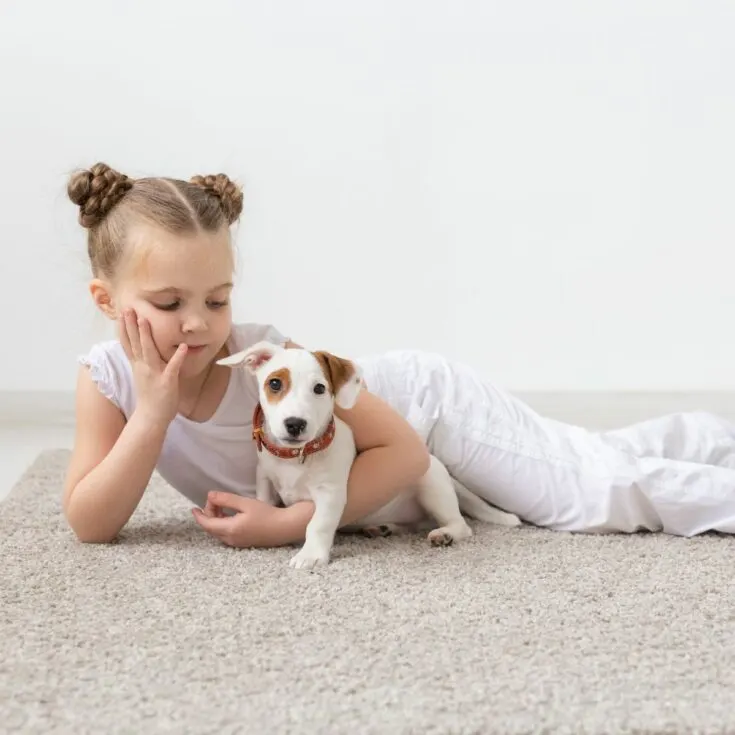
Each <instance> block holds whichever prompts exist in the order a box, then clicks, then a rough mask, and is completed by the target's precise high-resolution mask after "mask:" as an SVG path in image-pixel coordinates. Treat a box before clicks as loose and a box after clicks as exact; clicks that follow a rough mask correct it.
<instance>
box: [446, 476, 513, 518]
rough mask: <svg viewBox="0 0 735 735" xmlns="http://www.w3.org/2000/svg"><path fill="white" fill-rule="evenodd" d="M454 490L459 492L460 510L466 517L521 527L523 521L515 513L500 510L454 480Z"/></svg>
mask: <svg viewBox="0 0 735 735" xmlns="http://www.w3.org/2000/svg"><path fill="white" fill-rule="evenodd" d="M452 483H453V484H454V489H455V491H456V492H457V499H458V501H459V508H460V510H461V511H462V513H464V515H466V516H469V517H470V518H474V519H475V520H476V521H482V522H483V523H494V524H496V525H498V526H511V527H512V526H520V525H521V519H520V518H519V517H518V516H517V515H515V513H507V512H506V511H504V510H500V509H499V508H496V507H495V506H493V505H490V504H489V503H486V502H485V501H484V500H483V499H482V498H478V497H477V495H475V494H474V493H471V492H470V491H469V490H468V489H467V488H466V487H465V486H464V485H462V484H461V483H460V482H458V481H457V480H455V479H454V478H452Z"/></svg>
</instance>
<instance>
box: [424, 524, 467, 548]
mask: <svg viewBox="0 0 735 735" xmlns="http://www.w3.org/2000/svg"><path fill="white" fill-rule="evenodd" d="M470 536H472V529H471V528H470V527H469V526H468V525H467V524H466V523H461V524H460V523H455V524H451V525H449V526H442V527H441V528H435V529H434V530H433V531H431V532H430V533H429V535H428V539H429V543H430V544H431V545H432V546H451V545H452V544H453V543H454V542H455V541H462V540H463V539H466V538H469V537H470Z"/></svg>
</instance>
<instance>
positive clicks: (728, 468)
mask: <svg viewBox="0 0 735 735" xmlns="http://www.w3.org/2000/svg"><path fill="white" fill-rule="evenodd" d="M68 193H69V197H70V198H71V200H72V201H73V202H74V203H75V204H77V205H78V206H79V222H80V223H81V225H82V226H83V227H85V228H86V229H87V230H88V253H89V258H90V263H91V270H92V275H93V278H92V281H91V283H90V286H89V288H90V293H91V296H92V298H93V300H94V302H95V304H96V305H97V307H98V308H99V309H100V310H101V311H102V312H103V313H104V314H105V315H106V316H108V317H109V318H110V319H114V320H116V322H117V325H118V333H119V339H116V340H110V341H106V342H102V343H100V344H97V345H95V346H93V347H92V349H91V350H90V351H89V353H88V354H87V355H85V356H83V357H82V358H81V359H80V362H81V366H80V370H79V376H78V382H77V398H76V411H77V422H76V436H75V444H74V449H73V454H72V457H71V461H70V464H69V468H68V472H67V477H66V482H65V487H64V498H63V507H64V512H65V515H66V518H67V519H68V522H69V524H70V526H71V528H72V530H73V531H74V533H75V534H76V536H77V537H78V538H79V539H80V540H82V541H86V542H107V541H110V540H112V539H114V538H115V536H116V535H117V534H118V532H119V531H120V530H121V529H122V528H123V527H124V526H125V524H126V523H127V521H128V519H129V518H130V517H131V515H132V514H133V512H134V511H135V508H136V506H137V505H138V503H139V501H140V499H141V497H142V495H143V493H144V492H145V489H146V487H147V485H148V483H149V480H150V477H151V474H152V473H153V471H154V470H156V469H157V470H158V472H159V473H160V474H161V476H162V477H163V478H164V479H166V480H167V481H168V482H169V483H170V484H171V485H172V486H173V487H174V488H175V489H176V490H178V491H179V492H180V493H182V494H183V495H184V496H186V497H187V498H189V499H190V500H191V501H192V502H193V503H194V505H195V507H194V509H193V511H192V512H193V515H194V518H195V519H196V521H197V522H198V523H199V525H200V526H201V527H202V528H203V529H204V530H205V531H207V532H208V533H211V534H212V535H213V536H215V537H217V538H218V539H220V540H221V541H223V542H224V543H227V544H229V545H232V546H242V547H245V546H279V545H284V544H292V543H299V542H301V541H303V539H304V534H305V530H306V526H307V524H308V522H309V519H310V518H311V515H312V512H313V506H312V504H311V503H299V504H297V505H295V506H292V507H290V508H274V507H271V506H269V505H267V504H265V503H262V502H260V501H257V500H255V498H254V484H255V465H256V461H257V454H256V448H255V444H254V442H253V441H252V436H251V432H252V424H251V418H252V415H253V409H254V407H255V404H256V401H257V399H258V392H257V388H256V386H255V384H254V382H253V378H252V377H251V376H250V375H249V374H248V373H246V372H245V371H244V370H232V369H231V368H228V367H224V366H220V365H217V364H216V362H217V360H218V359H220V358H221V357H224V356H226V355H228V354H230V353H233V352H237V351H239V350H242V349H245V348H246V347H248V346H250V345H252V344H254V343H255V342H258V341H260V340H262V339H267V340H270V341H273V342H275V343H278V344H282V345H286V346H297V345H296V344H295V343H293V342H291V341H290V340H289V339H288V338H287V337H286V336H285V335H284V334H283V333H281V332H280V331H279V330H277V329H276V328H275V327H273V326H270V325H263V324H233V323H232V312H231V306H230V298H231V292H232V288H233V280H234V279H233V272H234V259H233V250H232V243H231V239H230V229H229V228H230V225H232V224H233V223H234V222H235V221H236V220H237V219H238V218H239V215H240V213H241V209H242V193H241V191H240V189H239V187H238V186H236V185H235V184H234V183H233V182H232V181H230V179H228V178H227V177H226V176H224V175H222V174H220V175H217V176H195V177H194V178H192V179H191V180H190V181H188V182H187V181H181V180H177V179H168V178H145V179H138V180H131V179H129V178H128V177H127V176H125V175H123V174H121V173H118V172H116V171H114V170H112V169H111V168H109V167H108V166H106V165H105V164H102V163H99V164H96V165H95V166H93V167H92V168H91V169H90V170H87V171H81V172H79V173H76V174H74V175H73V176H72V177H71V179H70V181H69V185H68ZM355 362H357V364H358V365H359V366H360V367H361V369H362V371H363V374H364V377H365V382H366V385H367V390H366V391H363V393H362V395H361V397H360V398H359V400H358V402H357V404H356V405H355V407H354V408H352V409H350V410H347V411H345V410H342V409H338V411H337V412H338V415H340V417H341V418H343V419H344V420H345V421H346V422H347V423H348V424H349V425H350V427H351V428H352V431H353V432H354V434H355V441H356V444H357V448H358V456H357V459H356V460H355V463H354V466H353V469H352V472H351V475H350V479H349V484H348V502H347V506H346V508H345V511H344V515H343V524H344V525H349V524H350V523H353V522H354V521H356V520H358V519H360V518H362V517H364V516H366V515H368V514H372V513H375V512H376V511H378V510H379V509H384V510H383V518H382V519H381V520H382V522H384V523H401V522H412V521H415V520H419V519H420V518H421V510H420V508H419V507H418V505H417V504H416V503H415V502H414V501H413V500H411V499H410V498H408V499H406V500H403V499H402V496H401V497H399V493H400V491H401V489H402V488H403V487H404V486H406V485H408V484H410V483H412V482H413V481H415V480H416V479H418V478H419V477H420V476H421V475H422V474H423V473H424V472H425V471H426V469H427V468H428V456H429V452H431V453H432V454H435V455H436V456H437V457H438V458H439V459H440V460H441V461H442V462H444V464H445V465H446V466H447V468H448V469H449V471H450V473H451V474H452V475H453V476H454V477H455V478H456V479H457V480H459V481H460V482H461V483H462V484H463V485H465V486H466V487H467V488H468V489H470V490H471V491H472V492H474V493H475V494H476V495H478V496H479V497H481V498H483V499H484V500H486V501H487V502H489V503H491V504H492V505H495V506H497V507H499V508H502V509H504V510H506V511H508V512H511V513H515V514H516V515H518V516H520V517H521V518H522V519H523V520H525V521H526V522H529V523H532V524H535V525H537V526H543V527H546V528H550V529H555V530H563V531H578V532H635V531H638V530H643V529H645V530H650V531H664V532H667V533H671V534H678V535H682V536H692V535H695V534H699V533H703V532H706V531H720V532H723V533H733V532H735V427H733V425H731V424H730V423H728V422H726V421H725V420H724V419H721V418H719V417H717V416H714V415H711V414H707V413H679V414H674V415H670V416H664V417H661V418H658V419H653V420H650V421H646V422H642V423H639V424H636V425H633V426H630V427H627V428H624V429H619V430H616V431H609V432H603V433H598V432H592V431H588V430H586V429H584V428H581V427H578V426H573V425H569V424H564V423H561V422H558V421H554V420H551V419H548V418H544V417H542V416H540V415H538V414H537V413H536V412H535V411H533V410H532V409H531V408H529V407H528V406H527V405H525V404H523V403H522V402H520V401H519V400H517V399H516V398H514V397H512V396H510V395H508V394H507V393H506V392H504V391H503V390H502V389H501V388H500V387H498V386H496V385H493V384H492V383H491V382H489V381H488V380H487V379H486V378H485V377H484V376H482V375H479V374H478V373H477V372H476V371H474V370H473V369H472V368H471V367H468V366H466V365H462V364H457V363H453V362H450V361H448V360H446V359H444V358H443V357H441V356H438V355H434V354H426V353H422V352H416V351H398V352H391V353H387V354H383V355H377V356H373V357H366V358H362V359H358V360H356V361H355Z"/></svg>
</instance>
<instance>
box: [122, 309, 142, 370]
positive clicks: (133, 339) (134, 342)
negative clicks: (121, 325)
mask: <svg viewBox="0 0 735 735" xmlns="http://www.w3.org/2000/svg"><path fill="white" fill-rule="evenodd" d="M125 329H126V330H127V332H128V339H129V340H130V349H131V350H132V353H133V357H134V358H135V359H136V360H140V358H141V357H143V349H142V347H141V345H140V334H139V333H138V318H137V316H136V315H135V313H134V312H133V310H132V309H131V310H130V311H126V312H125Z"/></svg>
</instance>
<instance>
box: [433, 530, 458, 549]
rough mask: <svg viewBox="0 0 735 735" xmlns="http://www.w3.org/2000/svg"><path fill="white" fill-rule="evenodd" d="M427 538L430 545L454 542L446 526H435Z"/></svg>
mask: <svg viewBox="0 0 735 735" xmlns="http://www.w3.org/2000/svg"><path fill="white" fill-rule="evenodd" d="M428 539H429V543H430V544H431V545H432V546H451V545H452V544H453V543H454V538H453V537H452V534H451V533H449V531H447V529H446V528H435V529H434V530H433V531H431V532H430V533H429V536H428Z"/></svg>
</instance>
